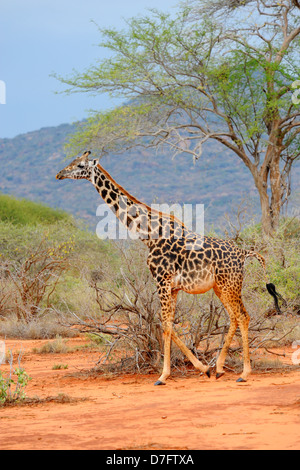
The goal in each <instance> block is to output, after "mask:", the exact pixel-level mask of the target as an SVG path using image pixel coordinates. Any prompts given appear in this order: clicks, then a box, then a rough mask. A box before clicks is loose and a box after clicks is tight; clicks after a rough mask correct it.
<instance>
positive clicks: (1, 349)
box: [0, 341, 5, 366]
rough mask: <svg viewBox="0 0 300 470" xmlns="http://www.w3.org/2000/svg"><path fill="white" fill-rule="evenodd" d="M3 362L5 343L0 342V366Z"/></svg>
mask: <svg viewBox="0 0 300 470" xmlns="http://www.w3.org/2000/svg"><path fill="white" fill-rule="evenodd" d="M4 361H5V342H4V341H0V366H1V364H2V363H3V362H4Z"/></svg>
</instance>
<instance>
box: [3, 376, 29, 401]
mask: <svg viewBox="0 0 300 470" xmlns="http://www.w3.org/2000/svg"><path fill="white" fill-rule="evenodd" d="M13 376H15V378H12V377H13ZM30 380H31V377H29V375H28V374H27V372H26V371H25V370H24V369H23V368H21V367H19V368H16V369H15V370H14V371H13V373H12V372H11V373H10V374H9V375H7V376H4V375H3V373H2V372H0V404H1V405H5V404H6V403H11V402H16V401H19V400H24V399H25V398H26V395H25V389H26V387H27V385H28V382H29V381H30Z"/></svg>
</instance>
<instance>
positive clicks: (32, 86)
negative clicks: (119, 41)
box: [0, 0, 178, 138]
mask: <svg viewBox="0 0 300 470" xmlns="http://www.w3.org/2000/svg"><path fill="white" fill-rule="evenodd" d="M177 3H178V1H177V0H26V1H24V0H1V2H0V138H6V137H9V138H10V137H15V136H16V135H19V134H22V133H26V132H30V131H35V130H38V129H40V128H42V127H48V126H57V125H59V124H63V123H72V122H74V121H76V120H81V119H83V118H85V117H87V115H88V110H89V109H98V110H100V109H110V108H112V107H114V106H116V104H117V102H114V101H113V100H112V99H111V98H109V97H108V96H105V95H99V96H97V97H88V96H87V95H86V94H84V93H83V94H78V93H75V94H72V95H70V96H67V95H66V94H57V93H55V92H57V91H61V90H62V88H63V87H62V85H61V83H60V82H59V81H58V80H56V79H55V78H53V77H51V74H53V73H56V74H57V75H61V76H65V77H66V76H68V75H70V74H71V73H72V70H73V69H75V70H78V71H80V70H83V69H86V68H88V67H89V66H90V65H92V64H94V63H95V61H96V60H99V59H100V60H101V58H104V57H105V56H106V55H107V51H106V50H105V49H103V48H100V47H98V44H99V42H100V41H101V36H100V33H99V31H98V29H97V26H96V25H95V24H94V23H93V22H95V23H96V24H97V25H99V27H114V28H118V29H122V28H124V27H125V26H126V24H125V19H126V18H131V17H133V16H138V15H141V14H143V13H145V12H146V11H147V9H149V8H158V9H159V10H162V11H174V9H175V6H176V4H177Z"/></svg>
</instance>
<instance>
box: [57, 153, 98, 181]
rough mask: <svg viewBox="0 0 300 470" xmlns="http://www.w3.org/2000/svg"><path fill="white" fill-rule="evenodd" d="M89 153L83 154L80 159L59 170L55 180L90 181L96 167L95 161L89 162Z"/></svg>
mask: <svg viewBox="0 0 300 470" xmlns="http://www.w3.org/2000/svg"><path fill="white" fill-rule="evenodd" d="M90 153H91V152H89V151H88V152H84V154H83V155H82V156H81V157H78V158H76V159H75V160H73V162H72V163H70V164H69V165H68V166H66V167H65V168H64V169H63V170H61V171H60V172H59V173H58V174H57V175H56V179H58V180H64V179H66V178H69V179H73V180H78V179H91V177H92V174H93V168H94V166H95V165H97V163H98V161H97V160H89V155H90Z"/></svg>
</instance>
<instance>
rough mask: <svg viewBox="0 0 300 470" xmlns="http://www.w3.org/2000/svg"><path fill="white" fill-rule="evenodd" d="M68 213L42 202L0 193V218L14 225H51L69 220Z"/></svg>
mask: <svg viewBox="0 0 300 470" xmlns="http://www.w3.org/2000/svg"><path fill="white" fill-rule="evenodd" d="M70 219H71V218H70V215H69V214H67V213H66V212H63V211H58V210H54V209H52V208H51V207H49V206H46V205H44V204H36V203H34V202H31V201H28V200H26V199H22V200H18V199H16V198H14V197H11V196H8V195H4V194H0V220H1V221H2V222H11V223H12V224H14V225H38V224H41V225H52V224H54V223H55V222H62V221H65V222H67V221H70Z"/></svg>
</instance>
